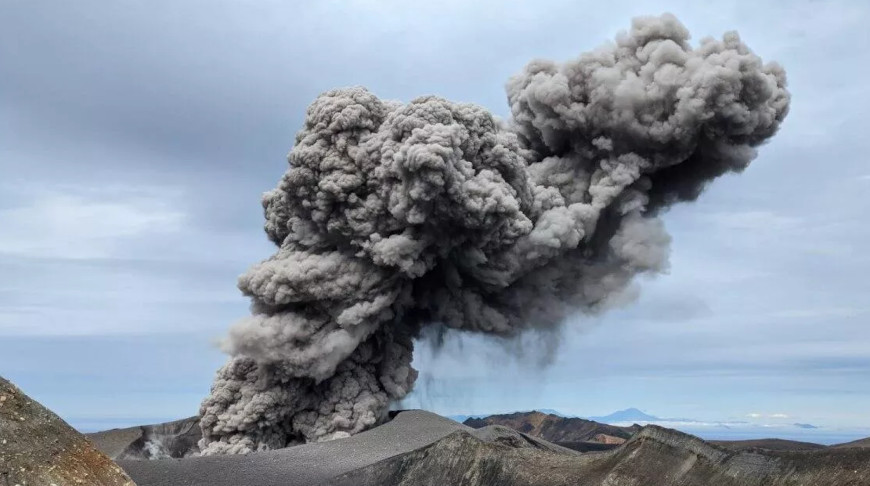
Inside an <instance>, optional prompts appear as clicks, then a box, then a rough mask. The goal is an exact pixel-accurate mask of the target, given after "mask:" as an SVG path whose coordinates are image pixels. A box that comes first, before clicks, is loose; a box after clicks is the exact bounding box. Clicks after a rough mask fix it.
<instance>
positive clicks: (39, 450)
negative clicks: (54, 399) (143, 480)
mask: <svg viewBox="0 0 870 486" xmlns="http://www.w3.org/2000/svg"><path fill="white" fill-rule="evenodd" d="M13 485H21V486H25V485H26V486H52V485H54V486H67V485H83V486H135V484H134V483H133V481H132V480H131V479H130V477H129V476H127V474H125V473H124V471H123V470H122V469H121V468H120V467H118V465H117V464H115V463H114V462H112V460H111V459H109V458H108V457H106V455H105V454H103V453H102V452H100V451H99V450H97V448H96V447H95V446H94V445H93V443H91V442H90V441H89V440H88V439H86V438H85V437H84V436H83V435H82V434H80V433H79V432H77V431H76V430H75V429H73V428H72V427H70V426H69V425H68V424H67V423H66V422H64V421H63V420H61V419H60V417H58V416H57V415H55V414H54V413H52V412H50V411H49V410H48V409H46V408H45V407H43V406H42V405H40V404H39V403H37V402H35V401H34V400H31V399H30V398H29V397H28V396H27V395H25V394H24V393H23V392H22V391H21V390H19V389H18V388H17V387H16V386H15V385H13V384H12V383H9V382H8V381H6V380H5V379H3V378H0V486H13Z"/></svg>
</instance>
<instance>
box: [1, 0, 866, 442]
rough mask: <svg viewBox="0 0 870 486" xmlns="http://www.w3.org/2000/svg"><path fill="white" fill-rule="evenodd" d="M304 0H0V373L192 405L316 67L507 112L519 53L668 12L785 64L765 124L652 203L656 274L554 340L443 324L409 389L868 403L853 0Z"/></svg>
mask: <svg viewBox="0 0 870 486" xmlns="http://www.w3.org/2000/svg"><path fill="white" fill-rule="evenodd" d="M299 3H300V5H294V2H288V1H262V0H261V1H257V2H253V1H250V2H249V1H242V0H236V1H223V0H221V1H218V0H208V1H205V0H202V1H195V0H184V1H151V0H149V1H145V0H142V1H132V0H123V1H122V0H119V1H99V2H97V1H90V0H78V1H75V2H66V1H60V0H58V1H39V0H0V277H2V279H0V342H2V348H0V375H3V376H5V377H6V378H9V379H12V380H13V381H14V382H16V383H17V384H18V385H19V386H20V387H22V388H23V389H24V390H25V391H26V392H28V393H30V394H31V395H32V396H33V397H35V398H37V399H38V400H40V401H42V402H43V403H44V404H45V405H47V406H49V407H50V408H52V409H54V410H55V411H57V412H58V413H59V414H60V415H62V416H63V417H64V418H66V419H68V420H69V421H70V422H72V423H73V424H74V425H77V426H79V427H82V428H100V427H101V426H102V425H107V424H109V425H116V424H132V423H142V422H148V421H159V420H166V419H171V418H178V417H182V416H188V415H192V414H194V413H195V412H196V410H197V407H198V404H199V401H200V400H201V399H202V397H203V396H205V395H206V393H207V392H208V388H209V385H210V382H211V379H212V376H213V373H214V371H215V369H216V368H217V367H218V366H219V365H220V364H221V363H222V362H223V359H224V357H223V356H222V355H221V353H220V352H219V351H218V350H217V349H216V348H215V347H214V342H215V341H216V340H217V339H218V338H219V337H220V336H221V334H222V333H223V332H224V331H225V330H226V329H227V328H228V327H229V326H230V324H231V323H233V322H234V321H235V320H236V319H238V318H240V317H242V316H244V315H245V314H246V313H247V302H246V301H245V299H243V298H242V296H241V295H240V293H239V292H238V290H237V289H236V288H235V281H236V276H237V275H238V274H240V273H241V272H242V271H243V270H244V269H245V268H246V267H247V266H248V265H250V264H252V263H255V262H257V261H259V260H260V259H263V258H265V257H267V256H269V255H270V253H271V251H272V248H271V247H270V244H269V243H268V242H267V240H266V237H265V235H264V234H263V232H262V214H261V208H260V204H259V197H260V194H261V193H262V192H263V191H264V190H267V189H270V188H271V187H273V186H274V185H275V184H276V182H277V180H278V178H279V177H280V175H281V174H282V173H283V171H284V170H285V168H286V160H285V156H286V154H287V152H288V150H289V149H290V147H291V146H292V143H293V137H294V135H295V132H296V131H297V130H298V129H299V127H300V126H301V122H302V120H303V116H304V110H305V107H306V106H307V105H308V103H309V102H311V100H312V99H313V98H314V97H315V96H316V95H317V94H318V93H320V92H322V91H325V90H327V89H330V88H333V87H339V86H348V85H365V86H367V87H368V88H369V89H370V90H372V91H373V92H375V93H376V94H377V95H378V96H380V97H382V98H394V99H400V100H409V99H411V98H413V97H416V96H418V95H423V94H438V95H441V96H444V97H447V98H450V99H453V100H457V101H468V102H475V103H479V104H481V105H483V106H485V107H487V108H489V109H490V110H492V111H493V112H495V113H497V114H499V115H501V116H507V114H508V109H507V103H506V101H505V95H504V90H503V85H504V82H505V81H506V80H507V78H508V76H510V75H511V74H513V73H515V72H517V71H519V70H520V69H521V68H522V67H523V66H524V64H525V63H526V62H528V61H529V60H531V59H533V58H535V57H543V58H550V59H555V60H568V59H571V58H573V57H576V56H577V55H579V54H580V53H581V52H583V51H585V50H589V49H592V48H595V47H596V46H598V45H600V44H602V43H603V42H606V41H608V40H609V39H612V38H613V36H614V35H615V34H616V32H617V31H619V30H624V29H627V28H628V27H629V25H630V20H631V18H632V17H633V16H636V15H644V14H660V13H662V12H666V11H668V12H672V13H674V14H676V15H677V17H678V18H680V20H681V21H682V22H683V23H684V24H685V25H686V26H687V27H688V28H689V30H690V31H691V32H692V34H693V39H694V40H695V41H697V40H699V39H701V38H703V37H705V36H710V35H712V36H717V37H719V36H721V35H722V34H723V33H724V32H726V31H728V30H738V31H739V32H740V34H741V36H742V37H743V39H744V41H745V42H746V43H747V44H748V45H749V46H750V47H751V48H752V49H753V50H754V51H755V52H756V53H757V54H759V55H760V56H761V57H763V58H764V59H765V60H777V61H779V62H780V63H781V64H783V65H784V66H785V69H786V71H787V73H788V77H789V89H790V91H791V93H792V109H791V113H790V114H789V116H788V118H787V119H786V121H785V123H784V125H783V128H782V130H781V131H780V133H779V134H778V135H777V136H776V137H775V138H774V139H773V141H772V142H770V143H769V144H767V145H766V146H764V147H762V148H761V150H760V155H759V157H758V159H757V160H756V161H755V162H754V163H753V164H752V166H751V167H750V168H749V169H748V170H747V171H746V172H745V173H744V174H741V175H739V176H726V177H723V178H722V179H720V180H718V181H716V182H715V183H714V184H713V185H712V186H711V187H710V189H709V190H708V191H707V192H706V193H705V194H704V195H703V196H702V197H701V199H700V200H699V201H698V202H697V203H694V204H688V205H680V206H677V207H675V208H673V209H672V210H671V211H670V212H669V213H668V214H667V215H666V216H665V221H666V223H667V226H668V229H669V231H670V233H671V234H672V236H673V244H672V254H671V266H670V271H669V273H668V274H666V275H662V276H659V277H657V278H656V279H653V280H642V281H639V282H638V288H639V290H640V297H639V298H638V300H637V301H636V302H634V303H633V304H630V305H628V306H627V307H625V308H623V309H619V310H616V311H613V312H610V313H608V314H606V315H603V316H598V317H588V316H576V317H573V318H571V319H570V322H568V325H567V326H566V329H567V330H566V332H565V336H564V339H563V342H562V345H561V346H560V348H559V349H558V350H557V352H556V354H555V355H554V356H552V357H551V358H552V364H550V365H549V366H547V367H539V366H537V365H536V363H537V362H538V361H540V359H539V358H540V356H538V355H537V354H536V353H538V351H536V350H537V348H536V347H535V346H534V342H533V339H529V340H527V341H528V342H526V343H524V345H523V346H522V349H523V350H524V351H525V352H524V353H523V354H522V357H521V358H519V359H518V360H515V361H514V362H505V361H504V357H503V353H501V352H500V346H503V345H504V344H502V343H493V342H489V341H484V340H482V339H479V338H470V337H467V336H452V337H450V338H449V339H448V340H447V343H446V346H445V347H444V348H443V349H441V350H439V351H437V352H436V351H433V350H432V349H431V348H428V347H426V346H419V351H418V354H417V360H416V363H417V367H418V368H420V370H421V379H420V380H419V382H418V385H419V387H418V388H419V389H418V391H417V392H415V394H414V396H412V397H411V398H409V399H408V400H407V402H406V405H407V406H424V407H426V408H430V409H432V410H434V411H436V412H440V413H445V414H450V413H463V412H474V413H479V412H497V411H509V410H522V409H531V408H536V407H539V408H552V409H558V410H561V411H564V412H567V413H574V414H580V415H603V414H606V413H608V412H611V411H613V410H615V409H618V408H626V407H629V406H636V407H639V408H642V409H644V410H647V411H649V412H652V413H655V414H657V415H660V416H671V417H673V416H688V417H693V418H700V419H709V420H741V419H742V420H748V419H747V417H751V418H752V420H757V421H761V422H765V421H767V422H776V421H785V422H807V423H813V424H817V425H822V426H826V427H830V428H838V427H859V426H870V413H868V412H867V411H868V410H870V323H868V317H870V296H868V295H870V279H868V273H870V256H868V253H867V251H866V250H867V248H868V244H870V224H868V223H870V199H868V197H867V194H870V163H868V157H867V154H868V153H870V137H868V136H867V133H868V122H867V112H868V109H870V84H868V83H867V79H868V78H870V54H868V53H870V34H868V32H870V30H868V29H867V28H866V26H867V25H868V24H870V3H867V2H865V1H858V0H855V1H852V2H847V1H842V2H838V1H824V0H819V1H792V2H781V1H773V0H771V1H758V0H753V1H746V2H734V1H718V2H698V1H695V0H689V1H685V2H670V1H662V2H655V3H652V2H636V1H616V0H612V1H608V2H579V1H544V0H536V1H534V2H505V1H478V2H466V1H459V0H457V1H441V2H405V1H399V0H396V1H392V0H390V1H386V0H384V1H376V0H369V1H347V2H299ZM412 5H413V6H412Z"/></svg>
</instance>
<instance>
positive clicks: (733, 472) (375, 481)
mask: <svg viewBox="0 0 870 486" xmlns="http://www.w3.org/2000/svg"><path fill="white" fill-rule="evenodd" d="M337 484H341V485H346V486H350V485H354V486H374V485H378V486H381V485H397V486H428V485H441V484H462V485H464V486H489V485H500V486H510V485H534V486H556V485H564V484H572V485H576V486H641V485H655V486H804V485H805V486H865V485H870V450H867V449H860V448H857V449H840V450H837V449H823V450H819V451H809V452H794V451H790V452H783V451H761V452H758V451H756V452H740V451H729V450H726V449H722V448H719V447H716V446H713V445H711V444H708V443H706V442H704V441H702V440H701V439H698V438H696V437H693V436H690V435H687V434H683V433H681V432H677V431H674V430H670V429H664V428H661V427H657V426H652V425H651V426H647V427H644V428H643V429H642V430H641V431H640V432H639V433H638V434H637V435H635V436H634V437H633V438H632V439H631V440H629V441H627V442H626V443H625V444H623V445H622V446H620V447H618V448H616V449H614V450H612V451H609V452H598V453H588V454H574V455H571V454H559V453H553V452H546V451H542V450H540V449H531V448H513V447H510V446H507V445H503V444H499V443H487V442H483V441H481V440H479V439H477V438H475V437H474V436H473V435H471V434H469V433H467V432H463V431H457V432H455V433H453V434H450V435H448V436H446V437H444V438H443V439H441V440H439V441H437V442H435V443H434V444H432V445H430V446H428V447H425V448H422V449H419V450H415V451H412V452H409V453H406V454H402V455H400V456H396V457H393V458H390V459H388V460H385V461H382V462H380V463H377V464H372V465H370V466H368V467H365V468H363V469H361V470H357V471H353V472H351V473H348V474H346V475H344V476H343V477H341V478H340V481H339V482H338V483H337Z"/></svg>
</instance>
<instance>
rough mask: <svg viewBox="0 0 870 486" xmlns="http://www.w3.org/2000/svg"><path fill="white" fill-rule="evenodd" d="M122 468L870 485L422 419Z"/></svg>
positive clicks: (680, 436)
mask: <svg viewBox="0 0 870 486" xmlns="http://www.w3.org/2000/svg"><path fill="white" fill-rule="evenodd" d="M512 415H520V414H512ZM540 415H545V414H540ZM190 420H193V419H188V421H190ZM184 422H185V421H179V422H174V423H170V424H178V423H184ZM585 422H588V421H585ZM599 425H600V424H599ZM149 427H151V428H152V429H161V428H162V429H166V430H169V429H168V428H167V427H166V425H162V426H149ZM116 432H117V431H116ZM611 432H612V431H611ZM563 437H564V436H563ZM119 463H120V464H121V466H122V467H124V468H125V469H126V470H127V471H128V473H129V474H130V475H131V476H132V477H133V478H134V479H135V480H136V481H137V483H138V484H139V486H170V485H171V486H175V485H180V484H183V485H186V486H206V485H207V486H224V485H226V486H230V485H232V486H237V485H246V486H279V485H280V486H293V485H306V486H315V485H338V486H389V485H401V486H428V485H432V486H435V485H438V486H440V485H447V484H451V485H452V484H461V485H464V486H484V485H486V486H489V485H498V486H512V485H524V486H550V485H554V486H555V485H564V484H571V485H577V486H622V485H625V486H628V485H631V486H647V485H654V486H835V485H836V486H865V485H866V486H870V448H861V447H853V448H842V449H838V448H823V449H819V450H810V451H795V450H791V451H785V450H778V451H777V450H766V449H760V448H755V447H750V448H736V449H728V448H725V447H719V446H717V445H714V444H710V443H707V442H704V441H703V440H701V439H699V438H697V437H693V436H691V435H688V434H684V433H681V432H677V431H674V430H670V429H665V428H662V427H658V426H653V425H650V426H647V427H643V428H640V427H637V433H635V434H634V435H633V436H632V437H631V438H629V439H628V440H627V441H626V442H625V443H623V444H622V445H618V446H614V448H613V449H612V450H609V451H600V452H588V453H579V452H576V451H573V450H570V449H567V448H565V447H560V446H559V445H557V444H554V443H551V442H548V441H546V440H544V439H541V438H539V437H534V436H532V435H530V434H525V433H522V432H518V431H516V430H514V429H512V428H509V427H507V426H504V425H500V424H492V425H485V426H483V427H481V428H478V429H473V428H470V427H467V426H465V425H462V424H459V423H457V422H454V421H452V420H448V419H445V418H443V417H440V416H438V415H435V414H432V413H428V412H423V411H418V410H412V411H405V412H399V413H398V414H397V415H396V416H395V418H394V419H393V420H391V421H389V422H387V423H385V424H383V425H381V426H379V427H376V428H374V429H371V430H369V431H366V432H363V433H361V434H358V435H355V436H352V437H349V438H345V439H338V440H333V441H329V442H321V443H310V444H305V445H300V446H295V447H290V448H286V449H281V450H276V451H266V452H254V453H251V454H248V455H244V456H242V455H230V456H207V457H188V458H184V459H162V460H156V461H141V460H138V461H131V460H126V461H119ZM0 484H2V483H0Z"/></svg>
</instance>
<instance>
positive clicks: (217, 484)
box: [118, 410, 471, 486]
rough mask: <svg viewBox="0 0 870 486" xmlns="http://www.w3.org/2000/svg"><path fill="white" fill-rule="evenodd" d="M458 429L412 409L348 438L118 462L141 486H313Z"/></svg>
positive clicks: (413, 448)
mask: <svg viewBox="0 0 870 486" xmlns="http://www.w3.org/2000/svg"><path fill="white" fill-rule="evenodd" d="M457 430H467V431H470V430H471V429H469V428H468V427H465V426H464V425H462V424H460V423H458V422H454V421H452V420H449V419H446V418H444V417H441V416H439V415H435V414H433V413H428V412H423V411H419V410H410V411H406V412H401V413H399V414H398V415H396V417H395V418H393V420H390V421H389V422H387V423H385V424H383V425H381V426H379V427H375V428H374V429H371V430H368V431H366V432H364V433H361V434H358V435H355V436H352V437H348V438H345V439H339V440H333V441H328V442H312V443H309V444H304V445H299V446H295V447H288V448H285V449H280V450H273V451H264V452H255V453H251V454H248V455H216V456H204V457H189V458H184V459H162V460H157V461H141V460H121V461H118V463H119V464H120V465H121V466H122V467H123V468H124V469H125V470H126V471H127V472H128V473H129V474H130V476H132V477H133V479H135V480H136V482H137V484H138V485H139V486H176V485H180V484H183V485H186V486H239V485H246V486H295V485H299V486H313V485H318V484H330V482H331V481H333V480H334V479H335V478H337V477H339V476H341V475H342V474H345V473H348V472H351V471H354V470H357V469H361V468H364V467H366V466H369V465H371V464H375V463H377V462H379V461H382V460H384V459H388V458H390V457H392V456H395V455H400V454H405V453H408V452H411V451H414V450H416V449H419V448H422V447H425V446H428V445H430V444H432V443H434V442H436V441H438V440H439V439H441V438H442V437H444V436H446V435H449V434H451V433H453V432H455V431H457Z"/></svg>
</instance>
